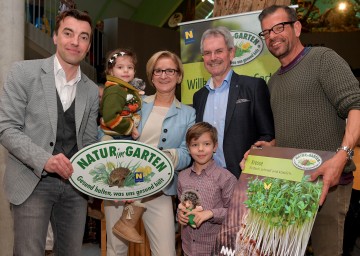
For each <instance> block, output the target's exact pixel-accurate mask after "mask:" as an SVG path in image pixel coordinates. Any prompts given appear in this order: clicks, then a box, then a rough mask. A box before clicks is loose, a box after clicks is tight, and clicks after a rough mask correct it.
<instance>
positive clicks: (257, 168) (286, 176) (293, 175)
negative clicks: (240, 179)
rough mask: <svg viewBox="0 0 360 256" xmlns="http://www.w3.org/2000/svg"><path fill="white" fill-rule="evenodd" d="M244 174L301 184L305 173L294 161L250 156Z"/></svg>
mask: <svg viewBox="0 0 360 256" xmlns="http://www.w3.org/2000/svg"><path fill="white" fill-rule="evenodd" d="M243 173H248V174H253V175H260V176H265V177H272V178H278V179H283V180H291V181H297V182H300V181H301V179H302V178H303V176H304V171H303V170H300V169H298V168H296V167H295V166H294V164H293V161H292V159H283V158H273V157H266V156H254V155H249V156H248V158H247V160H246V164H245V170H244V171H243Z"/></svg>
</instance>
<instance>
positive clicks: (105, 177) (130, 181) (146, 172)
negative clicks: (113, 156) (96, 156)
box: [89, 162, 155, 187]
mask: <svg viewBox="0 0 360 256" xmlns="http://www.w3.org/2000/svg"><path fill="white" fill-rule="evenodd" d="M119 167H123V168H127V169H129V170H130V172H129V174H128V175H127V176H126V177H125V180H124V187H133V186H135V185H137V184H138V183H136V182H135V173H136V172H142V173H143V177H144V180H143V182H151V177H152V176H154V175H155V173H154V172H152V170H151V167H150V166H145V167H142V166H140V163H139V162H138V163H136V164H131V162H129V163H127V164H126V165H124V166H122V164H121V163H118V165H117V166H116V165H115V164H114V163H112V162H108V163H106V165H105V164H102V163H101V164H97V165H96V166H95V167H94V169H92V170H90V172H89V174H90V175H91V176H93V183H99V184H106V185H109V177H110V174H111V172H112V171H113V170H115V169H116V168H119Z"/></svg>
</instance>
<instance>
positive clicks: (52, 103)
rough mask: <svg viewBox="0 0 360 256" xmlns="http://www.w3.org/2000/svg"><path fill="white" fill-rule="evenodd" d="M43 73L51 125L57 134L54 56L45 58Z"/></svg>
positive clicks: (42, 80)
mask: <svg viewBox="0 0 360 256" xmlns="http://www.w3.org/2000/svg"><path fill="white" fill-rule="evenodd" d="M41 68H42V70H43V73H42V74H41V83H42V86H43V90H44V95H45V101H46V105H47V111H48V114H49V119H50V123H51V127H52V129H53V132H54V134H55V135H56V130H57V120H58V119H57V116H58V115H57V98H56V86H55V76H54V56H52V57H50V58H48V59H45V60H44V63H43V66H42V67H41Z"/></svg>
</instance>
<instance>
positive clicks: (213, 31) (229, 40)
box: [200, 27, 234, 54]
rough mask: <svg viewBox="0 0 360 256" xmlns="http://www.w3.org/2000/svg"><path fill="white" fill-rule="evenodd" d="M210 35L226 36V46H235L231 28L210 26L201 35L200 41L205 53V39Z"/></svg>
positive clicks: (202, 50)
mask: <svg viewBox="0 0 360 256" xmlns="http://www.w3.org/2000/svg"><path fill="white" fill-rule="evenodd" d="M210 36H215V37H218V36H222V37H224V40H225V44H226V47H227V48H228V49H233V48H234V37H233V36H232V35H231V33H230V30H229V29H227V28H226V27H216V28H209V29H208V30H206V31H205V32H204V33H203V35H202V37H201V42H200V52H201V54H203V53H204V40H205V39H206V38H208V37H210Z"/></svg>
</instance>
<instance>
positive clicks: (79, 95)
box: [75, 74, 88, 134]
mask: <svg viewBox="0 0 360 256" xmlns="http://www.w3.org/2000/svg"><path fill="white" fill-rule="evenodd" d="M86 80H87V78H86V76H84V74H81V80H80V81H79V83H78V84H77V87H76V97H75V124H76V134H78V132H79V130H80V126H81V121H82V119H83V116H84V112H85V107H86V101H87V98H88V90H87V88H86V85H85V82H86Z"/></svg>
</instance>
